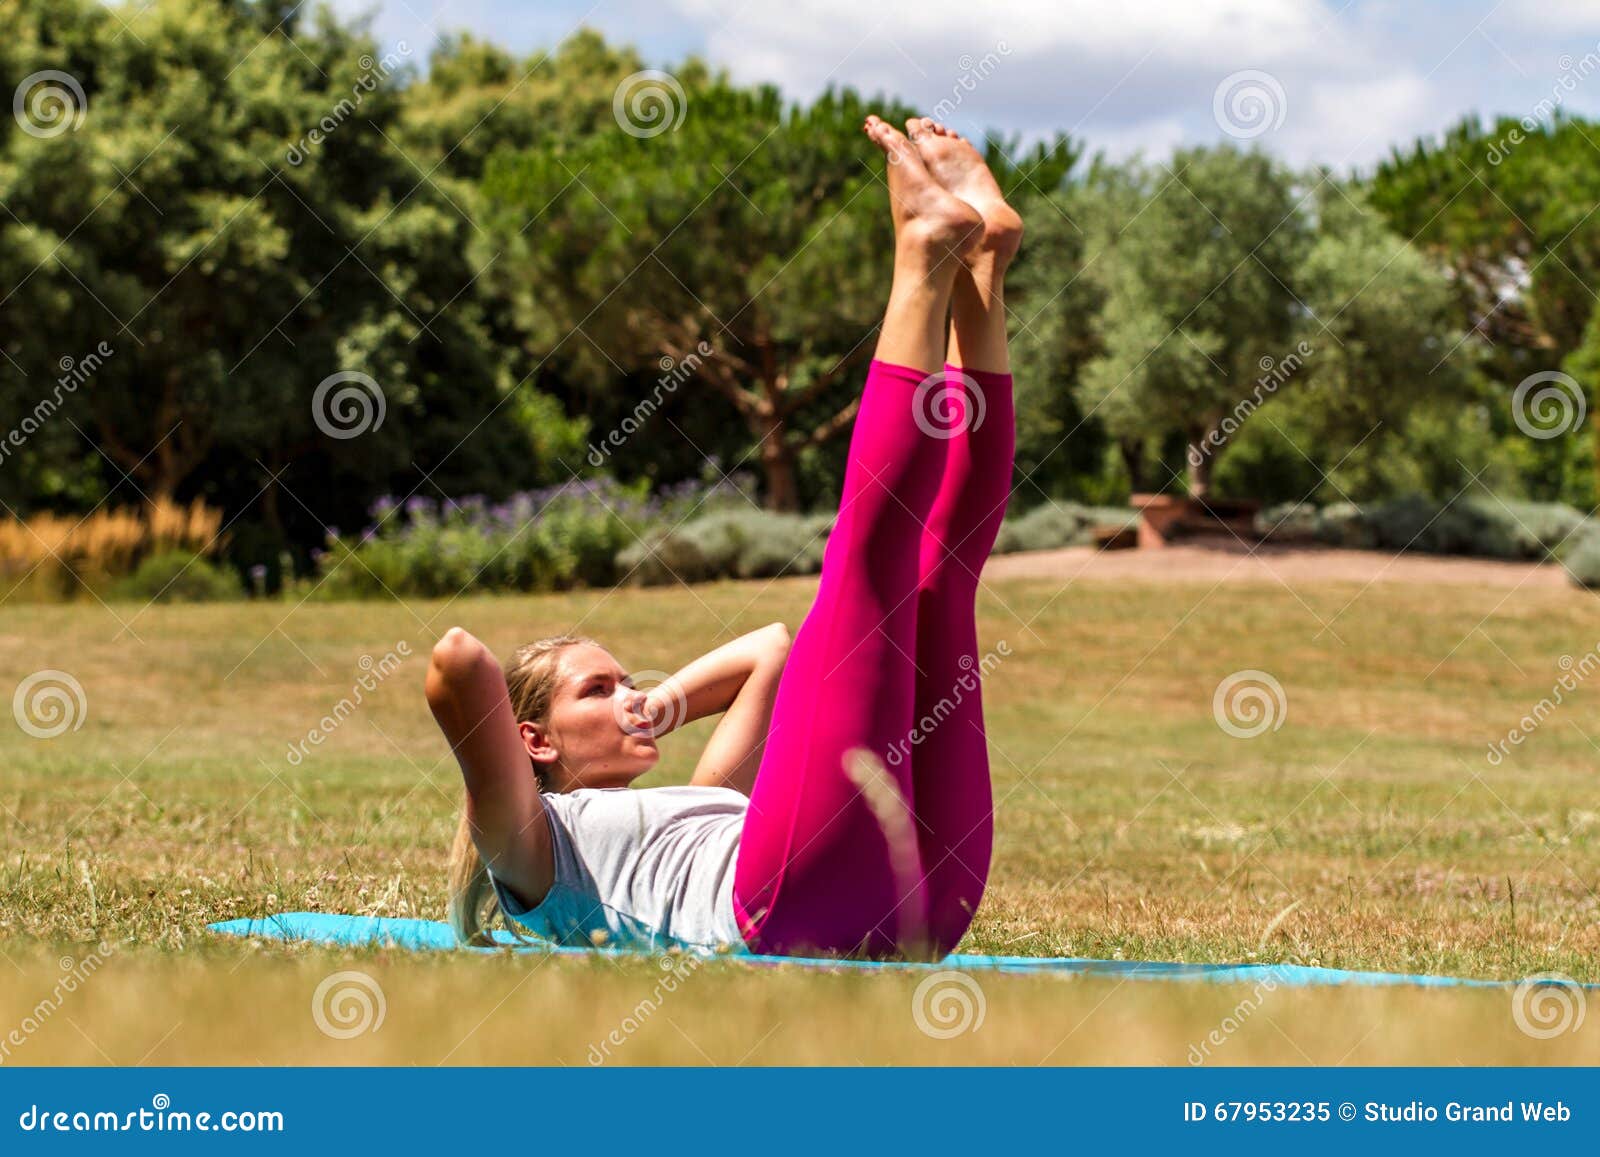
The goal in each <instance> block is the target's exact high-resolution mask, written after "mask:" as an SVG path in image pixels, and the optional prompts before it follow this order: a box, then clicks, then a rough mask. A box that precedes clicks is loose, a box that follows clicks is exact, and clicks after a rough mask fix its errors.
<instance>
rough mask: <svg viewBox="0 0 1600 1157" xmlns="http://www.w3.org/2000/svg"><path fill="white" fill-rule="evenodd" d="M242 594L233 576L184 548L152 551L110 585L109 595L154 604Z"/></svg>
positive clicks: (235, 596) (204, 599) (191, 601)
mask: <svg viewBox="0 0 1600 1157" xmlns="http://www.w3.org/2000/svg"><path fill="white" fill-rule="evenodd" d="M243 595H244V588H243V587H242V586H241V585H240V583H239V579H238V577H237V576H236V575H234V574H233V573H232V572H231V571H228V570H224V569H223V568H221V567H218V566H214V565H213V564H211V563H210V562H208V561H206V559H204V558H203V557H201V556H200V555H198V554H195V553H194V552H193V551H187V550H165V551H162V552H160V553H159V554H152V555H150V556H149V557H147V558H146V559H145V560H144V561H143V562H141V563H140V564H139V565H138V567H137V568H136V569H135V570H134V572H133V573H132V574H131V575H128V576H127V577H125V578H122V579H119V580H117V581H116V582H115V583H113V584H112V586H111V596H112V597H113V598H119V599H129V600H142V601H144V602H157V603H209V602H218V601H221V600H223V599H237V598H241V597H243Z"/></svg>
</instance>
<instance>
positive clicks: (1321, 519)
mask: <svg viewBox="0 0 1600 1157" xmlns="http://www.w3.org/2000/svg"><path fill="white" fill-rule="evenodd" d="M1586 523H1587V520H1586V519H1585V517H1584V516H1583V514H1581V513H1580V512H1579V511H1577V510H1574V509H1573V508H1572V507H1570V506H1564V505H1562V504H1560V503H1554V502H1506V501H1502V500H1500V499H1497V498H1494V497H1492V496H1488V497H1479V496H1474V497H1471V498H1457V499H1455V500H1454V501H1452V502H1449V503H1447V504H1441V503H1439V502H1436V501H1433V500H1431V499H1426V498H1421V497H1418V496H1410V497H1406V498H1400V499H1396V500H1394V501H1392V502H1384V503H1376V504H1373V505H1370V506H1366V507H1359V506H1356V505H1354V504H1353V503H1349V502H1343V503H1338V504H1336V505H1332V506H1327V507H1324V508H1323V509H1322V510H1317V509H1316V508H1315V507H1313V506H1310V505H1304V504H1293V503H1291V504H1287V505H1285V506H1278V507H1273V508H1272V509H1270V510H1265V511H1262V512H1261V514H1260V515H1258V516H1257V518H1256V529H1257V531H1259V532H1260V533H1262V534H1263V535H1266V536H1267V537H1297V536H1301V535H1304V534H1306V533H1308V532H1309V533H1310V534H1312V535H1314V536H1315V537H1316V538H1317V539H1318V540H1320V541H1322V542H1325V543H1329V544H1330V545H1333V546H1342V547H1350V548H1354V549H1379V550H1393V551H1417V552H1420V553H1424V554H1459V555H1469V556H1472V557H1476V558H1500V559H1527V560H1535V561H1539V560H1544V559H1548V558H1550V557H1551V556H1552V555H1553V554H1559V553H1561V552H1563V551H1564V549H1565V547H1566V544H1568V543H1569V541H1571V540H1573V539H1575V537H1577V536H1579V535H1581V533H1582V528H1583V527H1584V526H1585V525H1586Z"/></svg>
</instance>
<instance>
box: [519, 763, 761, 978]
mask: <svg viewBox="0 0 1600 1157" xmlns="http://www.w3.org/2000/svg"><path fill="white" fill-rule="evenodd" d="M539 798H540V800H541V801H542V802H543V804H544V813H545V816H546V818H547V820H548V822H549V825H550V836H551V843H552V846H553V848H554V851H555V868H556V874H555V883H554V884H553V885H552V886H551V888H550V891H549V893H548V894H547V895H546V896H545V898H544V900H543V901H542V902H540V903H539V904H538V905H536V906H535V907H533V908H529V907H528V906H527V905H526V904H524V903H523V902H522V901H521V900H520V899H519V898H518V897H517V896H516V895H514V894H513V893H512V891H511V890H510V889H509V888H508V887H506V886H505V884H503V883H502V882H501V881H500V880H497V879H495V878H494V873H493V872H490V873H489V878H490V880H491V881H492V883H493V885H494V891H495V896H496V897H497V898H498V899H499V901H500V908H501V910H502V911H503V912H504V913H505V914H506V916H507V917H508V918H509V919H511V920H514V921H516V922H517V924H519V925H521V926H522V927H523V928H526V929H527V930H528V931H530V932H532V933H533V934H535V935H537V936H540V937H543V938H545V939H548V940H552V941H555V942H557V943H560V944H569V945H573V944H581V945H584V946H591V945H593V944H595V943H597V942H599V943H604V944H626V945H630V946H637V947H644V948H655V949H664V948H671V947H679V948H688V949H695V950H701V951H716V950H717V949H718V948H719V947H720V946H722V945H727V946H730V947H731V948H732V949H733V950H734V951H736V952H742V951H747V948H746V946H745V943H744V940H743V939H742V937H741V936H740V935H739V926H738V921H737V919H736V918H735V916H734V912H733V873H734V866H735V864H736V863H737V861H738V853H739V836H740V834H741V833H742V832H743V830H744V819H745V811H746V809H747V808H748V806H749V803H750V801H749V799H748V798H746V797H745V796H744V795H743V794H742V793H740V792H737V791H734V790H733V789H732V788H726V787H695V786H684V787H649V788H628V787H616V788H579V789H577V790H575V791H570V792H564V793H562V794H559V795H557V794H555V793H548V792H547V793H541V794H540V797H539ZM596 933H600V934H602V935H600V936H598V937H597V936H596Z"/></svg>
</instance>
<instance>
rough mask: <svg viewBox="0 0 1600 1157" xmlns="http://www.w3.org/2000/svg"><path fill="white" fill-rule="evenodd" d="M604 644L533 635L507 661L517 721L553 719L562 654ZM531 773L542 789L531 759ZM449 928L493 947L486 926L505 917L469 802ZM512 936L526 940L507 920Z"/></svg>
mask: <svg viewBox="0 0 1600 1157" xmlns="http://www.w3.org/2000/svg"><path fill="white" fill-rule="evenodd" d="M579 645H588V646H593V647H598V646H600V644H599V643H597V642H595V641H594V640H593V639H590V638H587V637H586V636H583V635H552V636H550V637H548V638H544V639H535V640H534V641H533V642H531V643H526V644H524V645H523V646H521V647H518V648H517V649H516V651H514V652H513V653H512V655H511V658H510V659H508V660H507V661H506V663H505V667H504V670H505V676H506V691H507V693H508V694H509V695H510V697H511V711H512V713H513V715H515V717H516V720H517V722H518V723H524V722H531V723H539V724H545V723H548V722H549V721H550V705H551V703H552V702H553V701H554V700H555V693H556V684H557V680H558V676H559V674H560V670H561V653H562V652H563V651H565V650H566V649H567V648H568V647H574V646H579ZM528 762H529V764H530V765H531V768H532V771H533V775H534V777H535V778H536V779H537V780H538V782H539V790H540V791H543V790H544V788H545V785H546V783H547V780H546V776H545V773H544V771H543V770H542V769H541V768H540V766H539V765H538V764H536V763H534V762H533V760H532V759H531V758H530V759H529V760H528ZM449 887H450V926H451V928H453V929H454V930H455V934H456V939H457V940H458V941H460V942H461V943H463V944H473V945H489V944H493V943H494V940H493V939H492V938H491V937H490V935H489V932H488V929H489V927H490V926H491V925H492V924H493V923H494V921H495V920H496V919H497V918H503V913H502V912H501V911H500V902H499V900H497V899H496V898H495V893H494V887H493V885H492V884H490V882H489V872H488V870H487V869H486V868H485V867H484V864H483V857H481V856H480V855H479V854H478V846H477V844H476V843H474V842H473V839H472V821H471V819H470V818H469V817H468V813H467V807H466V804H465V803H463V804H462V807H461V824H460V826H459V827H457V828H456V838H455V842H454V843H453V844H452V845H451V847H450V875H449ZM503 922H504V923H505V925H506V927H507V928H509V929H510V930H511V933H512V935H514V936H516V937H517V938H518V939H519V940H520V939H523V937H522V934H521V932H520V931H519V930H518V929H517V926H516V922H515V921H512V920H504V921H503Z"/></svg>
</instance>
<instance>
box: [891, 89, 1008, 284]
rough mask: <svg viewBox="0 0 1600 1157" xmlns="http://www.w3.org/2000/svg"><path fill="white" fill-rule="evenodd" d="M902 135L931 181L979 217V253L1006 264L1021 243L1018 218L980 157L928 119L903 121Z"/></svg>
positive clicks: (957, 136)
mask: <svg viewBox="0 0 1600 1157" xmlns="http://www.w3.org/2000/svg"><path fill="white" fill-rule="evenodd" d="M906 135H907V138H908V139H909V141H910V142H911V144H912V145H914V146H915V148H916V150H917V153H918V154H919V155H920V156H921V157H922V161H923V164H924V165H925V166H926V168H927V170H928V172H929V173H931V174H932V175H933V179H934V180H936V181H938V182H939V184H940V185H942V186H944V188H946V189H948V190H949V191H950V192H951V193H952V194H953V195H955V196H956V197H959V198H960V199H961V200H963V201H965V202H966V203H967V204H969V205H971V206H972V207H973V208H974V209H976V210H977V211H978V213H979V215H980V216H982V218H983V241H982V244H981V246H980V248H979V252H981V253H985V254H990V255H992V256H993V257H995V258H996V259H998V260H1001V261H1010V260H1011V258H1012V257H1013V256H1015V255H1016V252H1017V248H1018V246H1020V245H1021V244H1022V217H1021V216H1020V215H1019V214H1018V213H1017V211H1016V210H1015V209H1013V208H1012V207H1011V206H1010V204H1009V203H1007V201H1006V198H1005V194H1004V193H1002V192H1001V191H1000V183H999V182H998V181H996V180H995V179H994V174H993V173H991V172H990V171H989V166H988V164H987V163H986V162H985V161H984V159H983V154H981V153H980V152H978V150H977V149H976V148H975V147H974V146H973V144H972V142H971V141H969V140H967V139H966V138H965V137H963V136H962V135H961V134H960V133H957V132H956V131H955V130H953V129H950V128H948V127H946V126H945V125H942V124H940V123H939V122H938V121H936V120H934V119H933V118H932V117H912V118H911V119H910V120H908V121H907V122H906Z"/></svg>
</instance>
